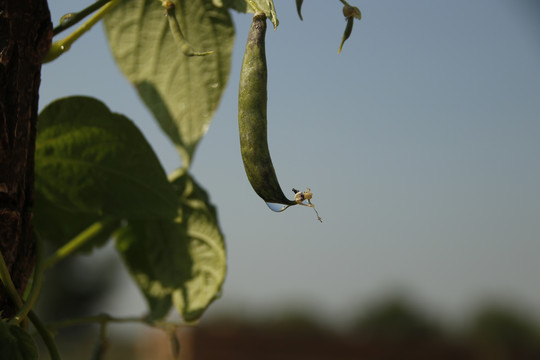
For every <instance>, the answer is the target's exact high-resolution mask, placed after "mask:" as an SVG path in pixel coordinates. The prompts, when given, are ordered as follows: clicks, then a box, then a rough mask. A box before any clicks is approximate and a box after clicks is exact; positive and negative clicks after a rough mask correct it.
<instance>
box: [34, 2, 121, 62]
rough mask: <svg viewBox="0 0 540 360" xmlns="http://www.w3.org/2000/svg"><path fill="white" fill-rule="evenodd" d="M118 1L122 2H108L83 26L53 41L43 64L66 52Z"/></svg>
mask: <svg viewBox="0 0 540 360" xmlns="http://www.w3.org/2000/svg"><path fill="white" fill-rule="evenodd" d="M120 1H122V0H111V1H109V2H108V3H107V4H105V5H104V6H102V7H101V9H100V10H99V11H98V12H96V13H95V14H94V16H92V17H91V18H90V19H88V20H87V21H86V22H85V23H84V24H82V25H81V26H80V27H79V28H77V29H76V30H75V31H74V32H72V33H71V34H70V35H68V36H66V37H65V38H64V39H62V40H58V41H55V42H54V43H53V44H52V46H51V49H50V50H49V53H48V54H47V55H46V56H45V59H43V63H47V62H50V61H53V60H54V59H56V58H57V57H59V56H60V55H62V54H63V53H65V52H66V51H68V50H69V49H70V48H71V45H73V43H74V42H75V41H77V39H79V38H80V37H81V36H82V35H83V34H84V33H86V32H87V31H88V30H90V29H91V28H92V27H93V26H94V25H95V24H96V23H97V22H98V21H99V20H101V19H102V18H103V17H104V16H105V14H107V13H108V12H109V11H110V10H111V9H112V8H113V7H114V6H116V5H117V4H118V3H119V2H120Z"/></svg>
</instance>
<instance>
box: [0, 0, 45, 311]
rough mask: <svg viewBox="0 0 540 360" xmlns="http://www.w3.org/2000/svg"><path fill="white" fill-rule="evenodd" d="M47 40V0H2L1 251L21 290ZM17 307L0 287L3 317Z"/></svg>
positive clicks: (29, 247)
mask: <svg viewBox="0 0 540 360" xmlns="http://www.w3.org/2000/svg"><path fill="white" fill-rule="evenodd" d="M51 39H52V24H51V20H50V13H49V8H48V6H47V1H46V0H0V250H1V251H2V254H3V256H4V259H5V261H6V263H7V265H8V269H9V270H10V273H11V277H12V279H13V282H14V283H15V287H16V288H17V290H18V291H19V293H20V294H22V292H23V291H24V288H25V287H26V284H27V282H28V278H29V276H30V274H31V272H32V269H33V267H34V259H35V254H34V251H35V250H34V249H35V246H34V244H35V239H34V236H33V230H32V226H31V219H32V204H33V200H34V150H35V137H36V122H37V111H38V95H39V84H40V75H41V62H42V59H43V57H44V56H45V54H46V53H47V51H48V49H49V47H50V44H51ZM15 310H16V309H15V307H14V305H13V304H12V302H11V301H10V300H9V298H8V297H7V294H6V292H5V289H4V288H3V286H0V311H1V312H2V317H4V318H8V317H11V316H12V315H13V314H14V312H15Z"/></svg>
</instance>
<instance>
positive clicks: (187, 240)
mask: <svg viewBox="0 0 540 360" xmlns="http://www.w3.org/2000/svg"><path fill="white" fill-rule="evenodd" d="M171 181H172V184H173V186H174V188H175V190H176V195H177V199H178V214H179V215H178V217H177V218H175V219H174V220H156V221H130V222H129V223H128V225H127V226H126V227H124V228H123V229H121V230H120V231H119V232H118V235H117V238H116V247H117V249H118V251H119V253H120V254H121V255H122V257H123V259H124V262H125V264H126V266H127V267H128V269H129V271H130V273H131V275H132V277H133V279H134V280H135V282H136V283H137V285H138V286H139V288H140V289H141V291H142V293H143V294H144V297H145V298H146V300H147V302H148V305H149V308H150V314H149V317H150V319H152V320H158V319H161V318H163V317H165V316H166V315H167V313H168V312H169V310H170V308H171V307H172V306H173V305H174V307H175V308H176V309H177V311H178V312H179V313H180V314H181V315H182V317H183V318H184V319H185V320H186V321H194V320H197V319H198V318H199V317H200V316H201V315H202V313H203V312H204V310H205V309H206V308H207V307H208V306H209V305H210V303H211V302H212V301H213V300H215V299H216V298H217V297H218V296H219V293H220V292H221V286H222V284H223V281H224V279H225V272H226V255H225V245H224V239H223V234H222V233H221V230H220V228H219V225H218V220H217V213H216V209H215V207H214V206H213V205H212V204H211V203H210V201H209V198H208V195H207V193H206V191H204V190H203V189H202V188H201V187H200V186H199V185H198V184H197V183H196V182H195V180H194V179H193V178H192V177H191V176H189V174H188V173H187V172H185V171H179V172H177V173H176V174H175V175H174V176H173V177H172V180H171Z"/></svg>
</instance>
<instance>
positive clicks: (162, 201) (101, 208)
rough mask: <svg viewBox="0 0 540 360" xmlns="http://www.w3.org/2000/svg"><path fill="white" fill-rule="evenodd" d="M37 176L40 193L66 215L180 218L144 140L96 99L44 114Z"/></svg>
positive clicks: (72, 101) (64, 103) (63, 103)
mask: <svg viewBox="0 0 540 360" xmlns="http://www.w3.org/2000/svg"><path fill="white" fill-rule="evenodd" d="M35 174H36V175H35V178H36V192H37V193H38V194H39V196H43V197H44V198H45V199H46V200H48V201H49V202H50V203H53V204H54V205H55V207H57V208H60V209H61V211H63V212H64V214H65V213H66V212H72V213H83V214H88V219H90V218H91V216H108V217H117V218H134V219H148V218H164V217H166V218H171V217H174V216H175V215H176V202H175V201H174V199H173V198H174V189H173V188H172V186H171V184H170V183H169V182H168V179H167V176H166V174H165V172H164V170H163V168H162V167H161V164H160V162H159V160H158V158H157V157H156V155H155V154H154V152H153V150H152V148H151V147H150V145H149V144H148V142H147V141H146V139H145V138H144V136H143V135H142V134H141V132H140V131H139V130H138V129H137V127H136V126H135V125H134V124H133V123H132V122H131V120H129V119H127V118H126V117H124V116H122V115H119V114H115V113H112V112H111V111H110V110H109V109H108V108H107V107H106V106H105V104H103V103H102V102H100V101H99V100H96V99H93V98H89V97H81V96H79V97H69V98H64V99H60V100H57V101H55V102H53V103H51V104H50V105H48V106H47V107H46V108H45V109H44V110H43V111H42V112H41V114H40V116H39V122H38V134H37V139H36V166H35ZM39 196H38V199H39ZM39 208H40V207H39V206H38V209H39ZM36 216H39V213H38V214H36Z"/></svg>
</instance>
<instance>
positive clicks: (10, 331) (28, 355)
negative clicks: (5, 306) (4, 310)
mask: <svg viewBox="0 0 540 360" xmlns="http://www.w3.org/2000/svg"><path fill="white" fill-rule="evenodd" d="M0 359H9V360H37V359H38V351H37V348H36V343H35V342H34V340H33V339H32V337H31V336H30V335H29V334H28V333H27V332H26V331H24V330H23V329H21V328H20V327H19V326H16V325H9V324H8V323H6V322H4V321H0Z"/></svg>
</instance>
